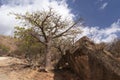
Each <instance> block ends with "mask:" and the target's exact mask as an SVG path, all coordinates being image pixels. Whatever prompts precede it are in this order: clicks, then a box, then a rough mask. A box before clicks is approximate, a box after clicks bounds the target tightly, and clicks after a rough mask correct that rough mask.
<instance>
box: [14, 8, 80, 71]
mask: <svg viewBox="0 0 120 80" xmlns="http://www.w3.org/2000/svg"><path fill="white" fill-rule="evenodd" d="M14 15H16V18H17V19H20V20H22V21H23V24H24V26H27V29H28V28H29V29H30V30H31V31H30V32H29V35H32V36H33V37H34V38H36V39H37V40H39V42H40V43H42V44H43V45H45V57H46V58H45V70H46V71H49V70H51V54H52V50H51V48H52V47H54V41H56V39H60V38H63V39H67V37H72V36H75V35H77V34H79V33H81V30H80V29H79V27H78V24H79V23H80V21H81V20H78V21H76V22H74V21H72V20H70V19H64V18H63V17H62V16H61V15H59V14H57V13H56V12H55V11H54V10H53V9H51V8H50V9H49V10H48V11H37V12H33V13H31V14H30V13H28V12H27V13H26V14H25V15H22V14H14ZM28 26H29V27H28Z"/></svg>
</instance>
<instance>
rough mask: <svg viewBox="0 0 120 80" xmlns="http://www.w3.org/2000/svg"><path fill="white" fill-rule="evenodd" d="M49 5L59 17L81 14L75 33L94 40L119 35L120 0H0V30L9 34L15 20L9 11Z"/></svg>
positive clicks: (103, 39) (107, 39)
mask: <svg viewBox="0 0 120 80" xmlns="http://www.w3.org/2000/svg"><path fill="white" fill-rule="evenodd" d="M48 6H52V7H53V8H54V9H55V10H56V11H57V12H58V13H60V14H61V15H62V16H63V17H69V18H70V19H75V18H79V17H82V18H83V19H84V22H85V26H84V27H81V29H82V30H83V33H82V34H81V35H80V36H79V37H82V36H88V37H90V38H92V39H93V40H94V41H96V42H110V41H112V40H113V39H114V38H118V37H120V0H0V34H4V35H13V32H14V26H16V25H18V24H19V22H18V21H16V20H15V17H14V16H8V14H9V13H10V12H15V13H23V14H24V13H25V12H27V11H28V12H33V11H37V10H39V11H40V10H42V9H46V10H47V9H48Z"/></svg>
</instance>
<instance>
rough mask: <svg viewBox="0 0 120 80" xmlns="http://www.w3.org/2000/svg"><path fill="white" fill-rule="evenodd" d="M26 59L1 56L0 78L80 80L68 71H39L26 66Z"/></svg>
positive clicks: (8, 79)
mask: <svg viewBox="0 0 120 80" xmlns="http://www.w3.org/2000/svg"><path fill="white" fill-rule="evenodd" d="M26 64H27V63H26V61H25V60H21V59H17V58H13V57H0V80H79V79H77V77H76V76H75V75H73V74H72V73H70V72H68V71H58V72H50V73H46V72H38V71H36V70H32V69H30V68H25V65H26Z"/></svg>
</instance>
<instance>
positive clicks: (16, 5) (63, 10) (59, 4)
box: [0, 0, 74, 35]
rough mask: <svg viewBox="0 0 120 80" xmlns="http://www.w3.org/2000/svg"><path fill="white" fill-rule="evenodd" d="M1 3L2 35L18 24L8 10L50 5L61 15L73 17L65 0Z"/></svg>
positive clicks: (7, 33) (15, 10)
mask: <svg viewBox="0 0 120 80" xmlns="http://www.w3.org/2000/svg"><path fill="white" fill-rule="evenodd" d="M2 3H3V5H2V6H1V7H0V34H4V35H11V34H13V29H14V26H15V25H17V24H18V22H17V21H16V20H15V19H14V17H13V16H8V14H9V12H15V13H25V12H27V11H29V12H33V11H37V10H42V9H48V7H49V6H51V7H52V8H54V9H55V10H56V11H57V12H58V13H60V14H61V15H62V16H63V17H69V18H71V19H72V18H73V17H74V15H73V14H72V13H71V9H70V8H68V4H67V3H66V0H58V1H57V0H10V1H9V0H2Z"/></svg>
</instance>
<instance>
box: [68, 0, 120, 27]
mask: <svg viewBox="0 0 120 80" xmlns="http://www.w3.org/2000/svg"><path fill="white" fill-rule="evenodd" d="M67 2H68V4H69V7H71V8H72V12H73V13H74V14H76V15H78V17H79V16H81V17H83V18H84V20H85V23H86V25H89V26H100V27H108V26H110V25H111V23H113V22H114V21H117V20H118V19H119V18H120V0H68V1H67Z"/></svg>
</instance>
